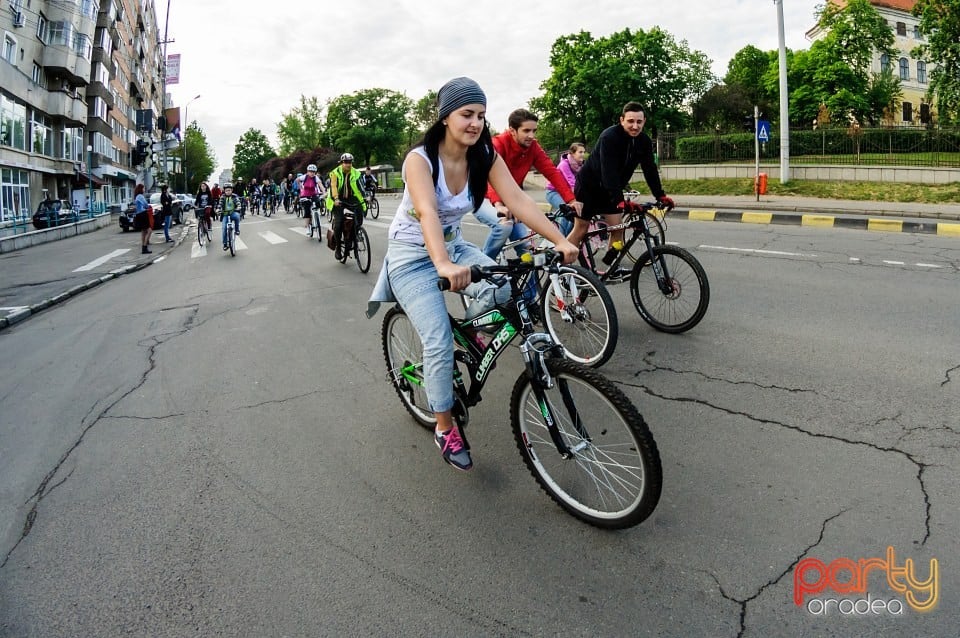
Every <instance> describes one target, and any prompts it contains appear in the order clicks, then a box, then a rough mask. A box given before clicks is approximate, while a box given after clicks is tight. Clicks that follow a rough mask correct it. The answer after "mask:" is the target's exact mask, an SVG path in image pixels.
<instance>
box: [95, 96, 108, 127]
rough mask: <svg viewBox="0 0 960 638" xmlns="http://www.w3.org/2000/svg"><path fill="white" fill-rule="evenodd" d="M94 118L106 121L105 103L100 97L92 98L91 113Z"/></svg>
mask: <svg viewBox="0 0 960 638" xmlns="http://www.w3.org/2000/svg"><path fill="white" fill-rule="evenodd" d="M91 115H93V116H94V117H99V118H100V119H101V120H103V121H104V122H106V121H107V103H106V101H105V100H104V99H103V98H102V97H99V96H97V97H95V98H93V112H92V113H91Z"/></svg>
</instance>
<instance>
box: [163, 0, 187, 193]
mask: <svg viewBox="0 0 960 638" xmlns="http://www.w3.org/2000/svg"><path fill="white" fill-rule="evenodd" d="M171 1H172V0H167V18H166V21H165V22H164V24H163V40H162V41H161V42H159V43H158V44H162V45H163V79H162V81H161V86H162V88H161V89H160V90H161V92H162V94H161V96H160V110H161V111H163V113H161V114H160V115H161V116H163V121H164V128H166V127H167V126H168V125H169V122H167V44H169V43H170V42H173V40H171V39H170V37H169V36H170V2H171ZM180 130H181V131H182V130H183V126H182V125H181V126H180ZM165 135H166V131H160V156H161V157H162V161H163V182H164V183H165V184H167V185H168V186H169V185H170V172H169V170H168V169H167V141H166V140H165V139H163V138H164V136H165Z"/></svg>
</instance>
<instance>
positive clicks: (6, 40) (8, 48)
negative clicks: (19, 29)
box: [2, 33, 17, 64]
mask: <svg viewBox="0 0 960 638" xmlns="http://www.w3.org/2000/svg"><path fill="white" fill-rule="evenodd" d="M2 55H3V59H4V60H6V61H7V62H9V63H10V64H16V63H17V41H16V39H14V37H13V36H12V35H10V34H9V33H4V34H3V54H2Z"/></svg>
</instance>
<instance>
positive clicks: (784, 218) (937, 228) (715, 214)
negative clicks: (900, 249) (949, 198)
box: [667, 209, 960, 237]
mask: <svg viewBox="0 0 960 638" xmlns="http://www.w3.org/2000/svg"><path fill="white" fill-rule="evenodd" d="M671 217H673V218H675V219H689V220H692V221H702V222H741V223H744V224H785V225H791V226H818V227H821V228H852V229H854V230H877V231H881V232H887V233H926V234H929V235H940V236H941V237H960V223H947V222H925V221H909V220H902V219H879V218H876V217H837V216H835V215H824V214H816V213H808V214H802V213H801V214H786V213H764V212H752V211H744V212H741V213H735V212H727V211H717V210H698V209H690V210H688V211H682V210H676V209H675V210H673V211H671V212H670V213H669V214H668V215H667V218H668V219H669V218H671Z"/></svg>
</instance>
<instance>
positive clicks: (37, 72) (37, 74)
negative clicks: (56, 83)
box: [30, 62, 43, 86]
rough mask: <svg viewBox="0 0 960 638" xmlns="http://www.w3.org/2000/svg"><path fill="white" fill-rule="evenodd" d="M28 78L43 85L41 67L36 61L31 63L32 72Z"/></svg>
mask: <svg viewBox="0 0 960 638" xmlns="http://www.w3.org/2000/svg"><path fill="white" fill-rule="evenodd" d="M30 79H31V80H33V83H34V84H39V85H40V86H43V67H42V66H40V65H39V64H37V63H36V62H34V63H33V73H32V74H31V75H30Z"/></svg>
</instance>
